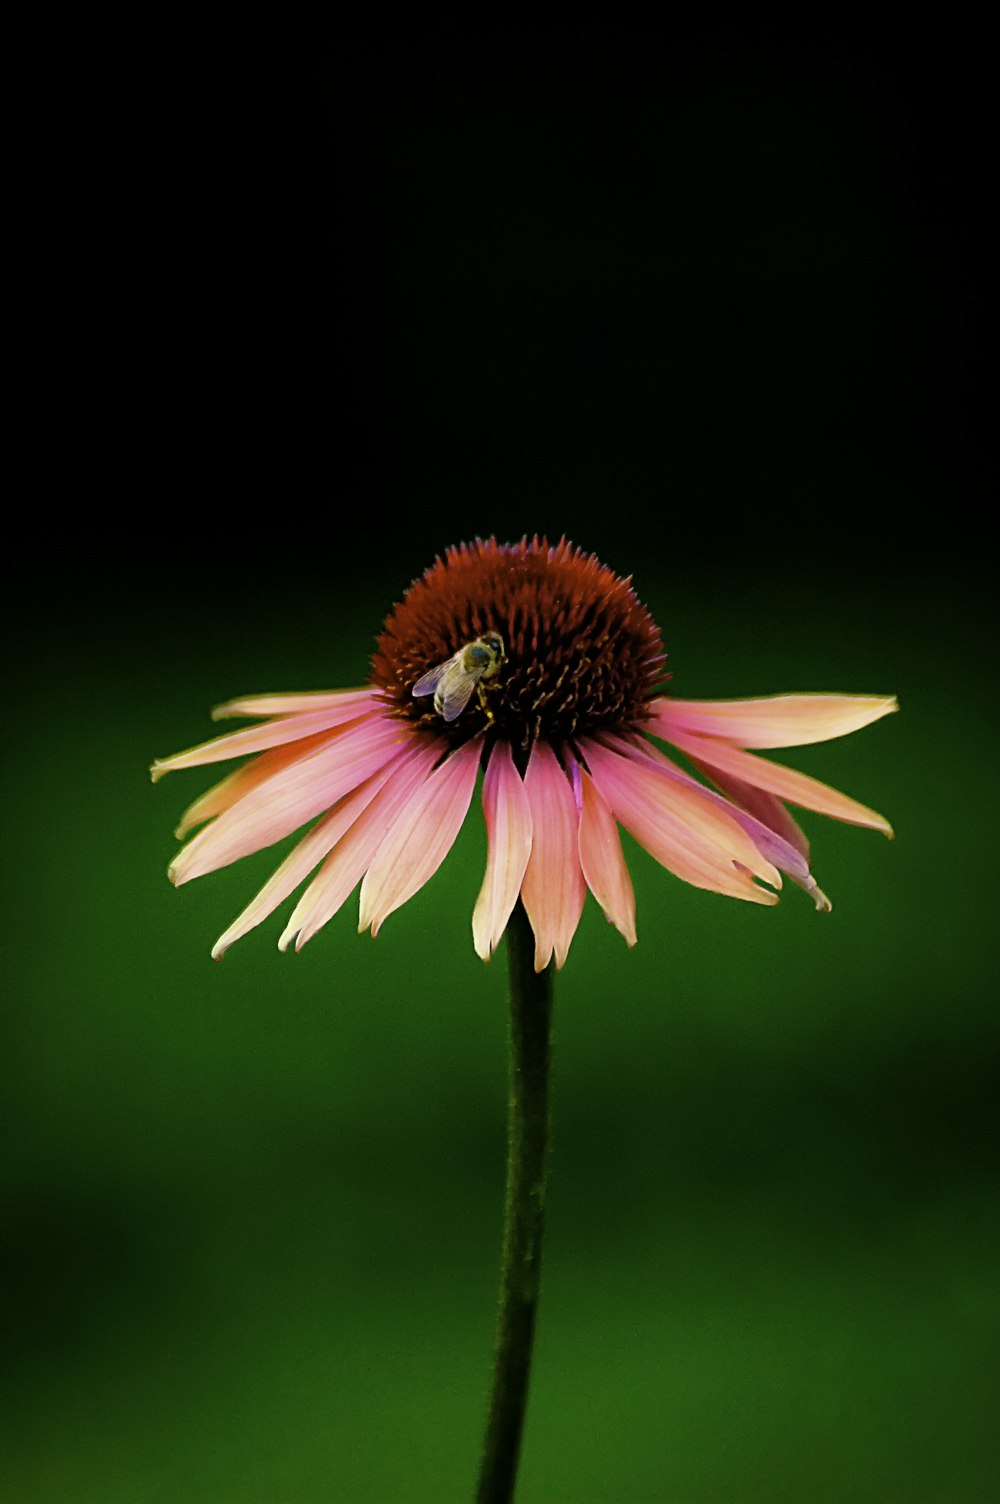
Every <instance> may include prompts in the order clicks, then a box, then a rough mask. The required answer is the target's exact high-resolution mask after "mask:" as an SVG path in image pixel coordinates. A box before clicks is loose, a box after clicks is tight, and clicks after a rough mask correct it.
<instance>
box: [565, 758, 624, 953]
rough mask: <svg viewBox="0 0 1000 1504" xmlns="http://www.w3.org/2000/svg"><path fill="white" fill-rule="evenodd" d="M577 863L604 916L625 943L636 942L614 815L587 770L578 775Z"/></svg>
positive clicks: (622, 856)
mask: <svg viewBox="0 0 1000 1504" xmlns="http://www.w3.org/2000/svg"><path fill="white" fill-rule="evenodd" d="M580 792H581V795H582V807H581V812H580V836H579V843H580V865H581V867H582V868H583V875H584V877H585V878H586V879H587V887H588V888H589V889H590V891H591V893H593V895H594V897H595V898H596V899H597V902H598V903H599V904H600V906H601V908H602V909H603V910H604V913H605V914H606V915H607V917H608V919H609V920H610V921H611V923H612V924H613V925H614V927H615V929H616V930H618V931H619V933H620V934H622V935H624V936H625V939H626V940H627V941H628V943H629V945H630V946H632V945H634V944H635V942H636V934H635V893H634V891H633V889H632V879H631V878H630V877H629V875H628V868H627V866H626V865H625V856H624V853H623V851H622V843H621V839H620V837H619V835H618V826H617V824H616V822H615V817H614V815H613V814H612V813H611V811H610V809H609V808H608V806H607V803H606V801H605V800H604V798H603V797H602V796H601V794H600V793H599V792H598V789H597V786H596V784H595V783H594V780H593V779H592V778H591V776H590V774H589V773H586V772H582V770H581V779H580Z"/></svg>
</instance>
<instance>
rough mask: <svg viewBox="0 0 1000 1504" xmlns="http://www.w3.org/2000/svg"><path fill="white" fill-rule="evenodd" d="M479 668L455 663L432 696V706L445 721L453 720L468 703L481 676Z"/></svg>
mask: <svg viewBox="0 0 1000 1504" xmlns="http://www.w3.org/2000/svg"><path fill="white" fill-rule="evenodd" d="M482 674H483V671H482V669H481V668H474V669H467V668H464V667H463V666H462V664H460V663H459V664H455V665H454V666H453V667H452V670H451V673H450V674H449V675H448V678H447V681H446V682H445V683H444V684H442V685H441V688H440V689H439V691H438V693H437V694H436V695H435V697H434V707H435V709H436V710H438V711H440V714H441V715H442V717H443V718H444V720H446V721H454V720H456V719H457V718H458V717H459V716H460V715H461V714H462V711H463V710H464V709H465V707H466V705H468V703H469V701H470V700H471V698H472V691H473V690H474V689H475V687H476V685H477V684H478V683H479V681H480V679H481V678H482Z"/></svg>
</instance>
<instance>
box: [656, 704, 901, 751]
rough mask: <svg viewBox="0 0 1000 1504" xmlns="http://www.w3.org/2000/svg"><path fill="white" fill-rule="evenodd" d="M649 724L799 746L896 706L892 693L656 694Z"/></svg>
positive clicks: (670, 734)
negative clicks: (702, 696)
mask: <svg viewBox="0 0 1000 1504" xmlns="http://www.w3.org/2000/svg"><path fill="white" fill-rule="evenodd" d="M650 708H651V711H652V716H651V721H650V725H649V730H651V731H652V732H653V733H654V735H656V736H662V737H663V738H664V740H665V741H668V742H672V741H674V740H675V737H674V732H675V731H677V732H682V733H687V734H690V735H693V736H715V737H721V738H722V739H723V740H724V741H727V742H732V743H733V744H734V745H735V746H737V747H802V746H805V745H806V744H807V743H809V742H825V741H829V740H830V739H831V738H832V737H835V736H847V735H848V733H849V732H851V731H860V730H861V728H862V726H870V725H871V723H872V722H873V721H878V720H881V718H882V716H884V715H890V714H891V713H892V712H893V711H894V710H898V709H899V705H898V703H897V700H896V697H895V695H770V696H766V697H762V698H761V699H758V700H675V699H674V698H673V696H672V695H667V696H664V697H663V698H661V699H658V700H654V701H653V702H652V705H651V707H650Z"/></svg>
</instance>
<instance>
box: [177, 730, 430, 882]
mask: <svg viewBox="0 0 1000 1504" xmlns="http://www.w3.org/2000/svg"><path fill="white" fill-rule="evenodd" d="M412 736H413V733H412V732H411V731H409V730H408V729H407V728H406V727H405V726H403V725H402V724H401V722H399V721H398V720H395V719H394V718H392V717H391V716H388V715H385V716H379V717H369V718H368V719H366V720H365V721H363V722H361V723H360V724H358V725H352V726H349V727H347V728H345V729H344V730H343V731H342V732H341V734H340V735H339V736H337V737H335V738H334V739H333V740H332V741H331V742H330V743H328V744H326V745H325V746H323V747H321V748H320V749H319V751H318V752H313V753H312V754H311V755H309V756H307V757H302V758H299V759H297V760H296V761H295V762H293V763H290V764H289V766H288V767H286V768H283V769H282V770H281V771H280V772H278V773H276V774H274V776H273V777H271V778H268V779H267V780H266V781H265V782H263V783H261V784H259V785H258V786H257V787H256V788H253V789H251V790H250V792H249V793H248V794H244V795H243V797H242V798H241V799H239V800H237V802H236V803H235V804H233V805H231V806H230V807H229V809H227V810H225V811H224V812H223V813H222V814H221V815H219V817H218V819H217V820H214V821H213V822H212V824H211V825H209V826H207V827H206V828H205V829H204V830H201V831H199V832H198V834H197V835H196V836H195V837H194V838H193V839H192V840H190V841H189V842H188V844H187V845H186V846H185V847H184V848H183V850H182V851H181V852H180V853H179V854H178V855H177V857H176V858H175V859H174V861H173V863H172V865H171V867H170V878H171V880H172V881H173V882H174V883H176V884H177V885H178V886H179V885H180V884H181V883H186V882H190V881H191V879H192V878H195V877H201V876H203V875H204V873H206V872H214V871H215V869H216V868H217V867H225V866H228V864H229V863H230V862H235V861H237V860H238V859H239V858H240V857H243V856H249V855H250V853H251V852H254V851H260V850H262V849H263V847H265V846H273V844H274V842H275V841H280V840H282V839H283V837H285V836H287V835H291V833H292V831H293V830H297V829H298V828H299V826H300V825H305V824H306V822H307V821H308V820H313V819H315V817H316V816H317V815H321V814H323V813H324V812H325V811H326V810H328V809H330V808H331V807H332V806H333V805H334V804H336V802H337V800H338V799H342V798H343V797H344V795H345V794H349V793H350V792H351V790H352V789H355V788H357V786H358V784H360V783H364V781H365V779H366V778H370V777H371V776H372V774H373V773H377V772H378V771H379V769H380V768H382V767H384V766H385V765H386V763H388V762H391V761H392V759H393V758H394V757H395V756H397V755H398V753H399V752H400V751H401V749H402V748H403V747H404V746H405V745H406V743H407V742H408V741H409V740H410V739H411V738H412Z"/></svg>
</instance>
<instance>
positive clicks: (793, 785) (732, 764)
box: [672, 731, 892, 837]
mask: <svg viewBox="0 0 1000 1504" xmlns="http://www.w3.org/2000/svg"><path fill="white" fill-rule="evenodd" d="M672 739H673V743H674V745H675V746H676V747H679V748H680V749H681V751H682V752H686V753H687V755H688V756H689V757H691V758H692V759H693V760H694V761H696V762H698V763H705V764H706V765H707V766H708V767H709V768H718V769H719V771H720V772H722V773H726V774H731V775H732V776H733V777H734V778H739V779H741V780H742V781H743V782H744V783H748V784H751V785H752V786H753V787H754V788H758V789H763V790H764V792H765V793H768V794H774V795H776V796H777V798H779V799H787V800H788V802H789V804H794V805H797V806H798V807H799V808H801V809H813V810H816V811H817V812H818V813H819V814H821V815H829V816H830V818H831V819H833V820H843V821H844V822H845V823H846V824H848V825H864V826H866V827H868V829H870V830H880V831H882V833H883V835H887V836H890V837H891V836H892V826H891V825H890V824H889V822H888V820H886V819H885V817H884V816H883V815H880V814H878V812H877V811H876V810H873V809H869V808H868V806H867V805H865V804H859V803H858V802H857V800H856V799H849V798H848V796H847V795H846V794H841V793H839V792H838V790H837V789H832V788H830V787H829V785H828V784H825V783H820V782H819V780H818V779H816V778H810V777H809V776H808V775H807V774H805V773H797V772H795V770H794V769H792V768H786V767H782V766H781V764H780V763H774V762H769V761H768V760H767V758H766V757H755V756H754V754H753V753H752V752H743V751H741V750H740V748H739V747H731V746H730V745H729V744H728V743H727V742H720V741H714V740H712V739H711V738H710V737H706V736H688V735H687V734H686V733H681V732H678V731H675V732H673V733H672Z"/></svg>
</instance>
